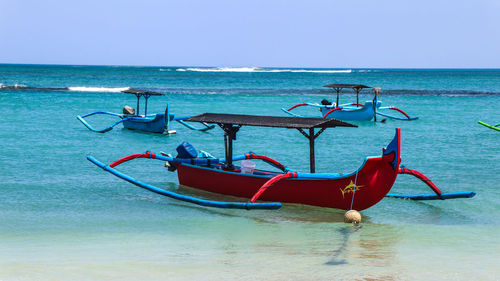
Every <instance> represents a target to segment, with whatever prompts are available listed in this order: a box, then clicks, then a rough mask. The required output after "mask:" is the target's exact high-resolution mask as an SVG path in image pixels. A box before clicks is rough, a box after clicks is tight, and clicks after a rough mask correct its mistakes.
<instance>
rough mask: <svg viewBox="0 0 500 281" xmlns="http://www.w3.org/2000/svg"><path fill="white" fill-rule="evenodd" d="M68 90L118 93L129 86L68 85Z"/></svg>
mask: <svg viewBox="0 0 500 281" xmlns="http://www.w3.org/2000/svg"><path fill="white" fill-rule="evenodd" d="M67 89H68V91H74V92H105V93H119V92H123V91H126V90H129V89H130V87H117V88H106V87H68V88H67Z"/></svg>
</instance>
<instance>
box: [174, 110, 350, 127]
mask: <svg viewBox="0 0 500 281" xmlns="http://www.w3.org/2000/svg"><path fill="white" fill-rule="evenodd" d="M184 121H189V122H205V123H216V124H232V125H242V126H258V127H275V128H291V129H313V128H333V127H357V126H356V125H353V124H350V123H346V122H344V121H340V120H337V119H323V118H300V117H277V116H259V115H242V114H223V113H203V114H200V115H197V116H193V117H191V118H188V119H186V120H184Z"/></svg>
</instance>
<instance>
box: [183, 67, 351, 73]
mask: <svg viewBox="0 0 500 281" xmlns="http://www.w3.org/2000/svg"><path fill="white" fill-rule="evenodd" d="M177 71H197V72H293V73H351V72H352V70H351V69H279V68H258V67H207V68H195V67H188V68H178V69H177Z"/></svg>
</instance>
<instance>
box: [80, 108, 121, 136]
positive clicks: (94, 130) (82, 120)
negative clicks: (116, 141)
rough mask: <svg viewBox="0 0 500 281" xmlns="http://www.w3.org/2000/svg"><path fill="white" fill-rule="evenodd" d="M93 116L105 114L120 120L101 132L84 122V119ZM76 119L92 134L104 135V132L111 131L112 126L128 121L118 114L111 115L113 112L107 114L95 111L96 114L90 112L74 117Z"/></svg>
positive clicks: (106, 112)
mask: <svg viewBox="0 0 500 281" xmlns="http://www.w3.org/2000/svg"><path fill="white" fill-rule="evenodd" d="M95 114H106V115H112V116H117V117H119V118H121V119H120V120H118V121H116V122H115V123H113V124H111V126H108V127H106V128H104V129H102V130H97V129H94V128H93V127H92V126H90V124H89V123H87V121H85V119H84V118H86V117H89V116H92V115H95ZM76 119H78V120H79V121H80V122H82V124H83V125H85V127H87V129H89V130H91V131H92V132H96V133H106V132H109V131H111V130H112V129H113V127H114V126H116V125H118V124H120V123H122V122H123V121H126V120H128V118H124V116H123V114H118V113H113V112H108V111H96V112H92V113H89V114H85V115H83V116H80V115H78V116H76Z"/></svg>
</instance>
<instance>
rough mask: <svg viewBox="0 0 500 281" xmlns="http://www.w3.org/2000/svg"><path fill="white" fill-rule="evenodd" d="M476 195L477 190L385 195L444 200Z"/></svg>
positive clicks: (412, 198)
mask: <svg viewBox="0 0 500 281" xmlns="http://www.w3.org/2000/svg"><path fill="white" fill-rule="evenodd" d="M475 195H476V193H475V192H472V191H471V192H452V193H441V196H438V195H437V194H415V195H410V194H393V193H388V194H387V195H386V196H385V197H388V198H399V199H408V200H419V201H420V200H444V199H457V198H472V197H474V196H475Z"/></svg>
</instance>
